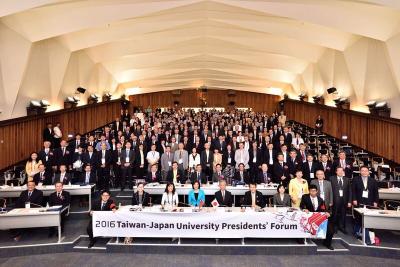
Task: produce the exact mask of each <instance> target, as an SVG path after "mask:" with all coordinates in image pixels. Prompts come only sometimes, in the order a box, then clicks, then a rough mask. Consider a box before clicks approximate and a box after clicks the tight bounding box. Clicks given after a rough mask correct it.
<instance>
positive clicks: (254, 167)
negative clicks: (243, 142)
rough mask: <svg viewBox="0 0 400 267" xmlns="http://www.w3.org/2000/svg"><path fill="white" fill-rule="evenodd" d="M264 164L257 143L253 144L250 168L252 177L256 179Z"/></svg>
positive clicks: (250, 153) (250, 152)
mask: <svg viewBox="0 0 400 267" xmlns="http://www.w3.org/2000/svg"><path fill="white" fill-rule="evenodd" d="M262 162H263V156H262V152H261V149H259V148H258V147H257V143H256V142H254V143H252V148H250V150H249V167H250V175H251V176H252V177H256V176H257V175H258V172H259V170H260V167H261V164H262Z"/></svg>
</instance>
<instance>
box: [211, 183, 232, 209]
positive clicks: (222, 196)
mask: <svg viewBox="0 0 400 267" xmlns="http://www.w3.org/2000/svg"><path fill="white" fill-rule="evenodd" d="M215 199H216V200H217V202H218V204H219V206H222V207H232V204H233V196H232V193H231V192H229V191H227V190H226V180H220V181H219V191H217V192H215Z"/></svg>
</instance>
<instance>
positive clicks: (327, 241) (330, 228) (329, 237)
mask: <svg viewBox="0 0 400 267" xmlns="http://www.w3.org/2000/svg"><path fill="white" fill-rule="evenodd" d="M333 228H334V220H333V216H331V217H329V218H328V226H327V229H326V238H325V240H324V245H326V246H330V245H331V244H332V238H333V233H334V229H333Z"/></svg>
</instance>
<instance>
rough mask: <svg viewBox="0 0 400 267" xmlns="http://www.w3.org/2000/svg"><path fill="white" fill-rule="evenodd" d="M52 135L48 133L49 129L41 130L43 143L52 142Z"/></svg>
mask: <svg viewBox="0 0 400 267" xmlns="http://www.w3.org/2000/svg"><path fill="white" fill-rule="evenodd" d="M53 134H54V132H53V131H51V133H50V130H49V128H46V129H44V130H43V141H50V142H53Z"/></svg>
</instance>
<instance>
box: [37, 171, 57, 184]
mask: <svg viewBox="0 0 400 267" xmlns="http://www.w3.org/2000/svg"><path fill="white" fill-rule="evenodd" d="M52 178H53V174H52V173H51V172H50V171H45V172H44V174H43V179H42V180H41V179H40V172H38V173H36V174H35V175H34V176H33V181H34V182H35V184H36V185H38V183H43V185H51V183H52V182H53V180H52Z"/></svg>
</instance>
